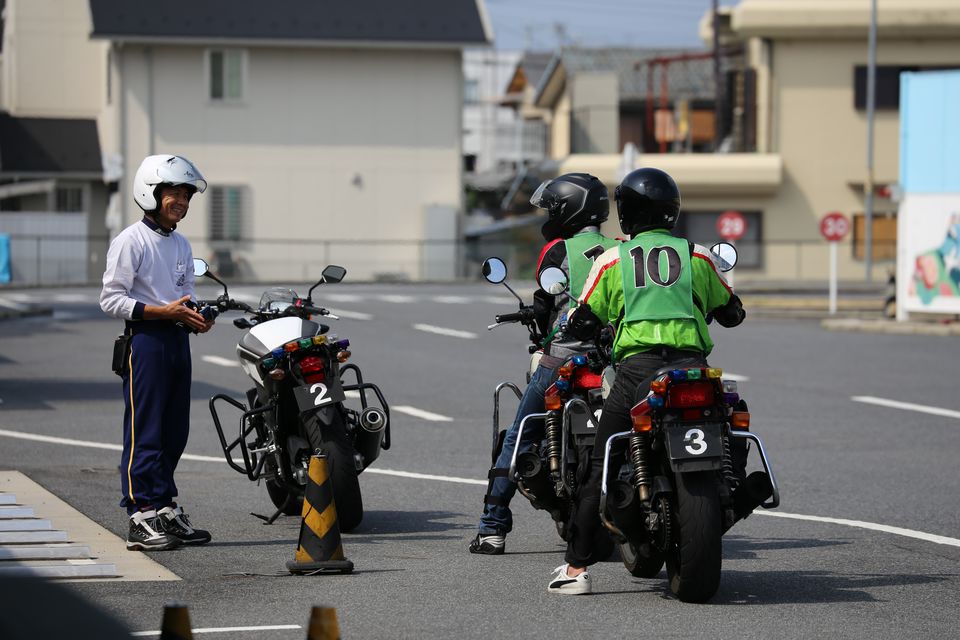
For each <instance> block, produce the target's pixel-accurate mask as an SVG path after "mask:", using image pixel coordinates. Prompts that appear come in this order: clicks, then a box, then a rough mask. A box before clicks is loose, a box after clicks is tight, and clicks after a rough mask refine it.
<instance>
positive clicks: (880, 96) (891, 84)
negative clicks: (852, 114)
mask: <svg viewBox="0 0 960 640" xmlns="http://www.w3.org/2000/svg"><path fill="white" fill-rule="evenodd" d="M956 68H957V67H956V66H952V67H951V66H944V65H940V66H923V67H918V66H904V65H877V84H876V91H875V95H874V107H875V108H876V109H878V110H881V111H883V110H887V111H897V110H898V109H900V74H901V73H903V72H904V71H942V70H944V69H956ZM853 107H854V109H856V110H858V111H865V110H866V108H867V66H866V65H862V64H860V65H857V66H855V67H854V68H853Z"/></svg>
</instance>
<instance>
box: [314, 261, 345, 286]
mask: <svg viewBox="0 0 960 640" xmlns="http://www.w3.org/2000/svg"><path fill="white" fill-rule="evenodd" d="M320 275H322V276H323V281H324V282H330V283H335V282H340V281H341V280H343V278H344V276H346V275H347V270H346V269H344V268H343V267H339V266H337V265H335V264H328V265H327V267H326V268H325V269H324V270H323V273H322V274H320Z"/></svg>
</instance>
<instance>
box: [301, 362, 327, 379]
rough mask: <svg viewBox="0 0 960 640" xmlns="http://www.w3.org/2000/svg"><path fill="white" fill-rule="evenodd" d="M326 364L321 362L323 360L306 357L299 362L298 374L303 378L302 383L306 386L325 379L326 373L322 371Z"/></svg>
mask: <svg viewBox="0 0 960 640" xmlns="http://www.w3.org/2000/svg"><path fill="white" fill-rule="evenodd" d="M325 365H326V363H325V362H324V361H323V358H319V357H317V356H307V357H306V358H304V359H303V360H301V361H300V374H301V375H302V376H303V381H304V382H306V383H308V384H313V383H314V382H323V381H324V380H326V379H327V372H326V370H325V369H324V367H325Z"/></svg>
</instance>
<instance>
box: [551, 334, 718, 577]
mask: <svg viewBox="0 0 960 640" xmlns="http://www.w3.org/2000/svg"><path fill="white" fill-rule="evenodd" d="M666 366H671V367H675V368H684V367H706V366H707V359H706V357H705V356H704V355H703V354H702V353H698V352H695V351H680V350H677V349H668V348H664V349H658V350H656V351H647V352H644V353H638V354H636V355H632V356H630V357H629V358H627V359H626V360H623V361H622V362H621V363H620V365H619V366H618V367H617V379H616V381H615V382H614V384H613V389H611V390H610V396H609V397H608V398H607V400H606V402H604V403H603V414H602V415H601V416H600V424H599V425H597V435H596V439H595V440H594V446H593V456H592V457H591V459H590V469H589V470H588V472H587V475H586V479H585V480H583V481H581V483H580V489H579V492H578V494H577V501H576V505H575V507H574V513H573V516H572V519H571V525H570V526H571V529H570V537H569V538H568V540H567V553H566V557H565V560H566V562H568V563H569V564H571V565H573V566H574V567H585V566H587V565H591V564H594V563H596V562H600V561H601V560H604V559H606V557H607V556H609V555H610V552H611V551H612V548H611V544H612V543H611V539H610V537H609V536H608V535H607V531H606V529H605V528H604V527H603V524H602V523H601V522H600V480H601V476H602V474H603V454H604V449H605V447H606V444H607V439H608V438H609V437H610V436H612V435H613V434H615V433H620V432H622V431H629V430H630V429H632V428H633V423H632V422H631V420H630V409H631V408H633V405H635V404H636V403H637V402H639V401H640V400H641V399H642V398H643V397H644V396H646V395H647V392H648V391H649V389H650V377H651V376H652V375H653V374H654V373H656V371H658V370H659V369H662V368H663V367H666Z"/></svg>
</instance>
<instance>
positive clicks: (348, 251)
mask: <svg viewBox="0 0 960 640" xmlns="http://www.w3.org/2000/svg"><path fill="white" fill-rule="evenodd" d="M84 242H85V247H86V248H87V254H86V255H85V256H78V255H77V254H76V245H77V243H78V239H77V238H76V237H75V236H50V235H43V236H40V235H23V234H21V235H17V234H11V236H10V258H11V265H10V266H11V276H12V280H11V282H10V284H9V285H7V286H63V285H81V284H97V283H99V282H100V280H101V277H102V275H103V269H104V263H105V255H106V248H107V245H108V239H107V238H105V237H94V236H88V237H86V238H85V239H84ZM191 243H192V245H193V250H194V255H195V256H196V257H199V258H204V259H206V260H207V262H209V263H210V267H211V269H212V270H213V271H214V272H215V273H217V274H218V275H220V276H221V277H222V278H224V279H227V280H228V282H231V283H238V284H239V283H260V282H307V281H313V280H316V279H317V278H318V277H319V275H320V272H321V271H322V270H323V268H324V267H325V266H326V265H328V264H339V265H341V266H343V267H345V268H346V269H347V278H346V281H347V282H445V281H459V280H473V279H477V278H479V277H480V264H481V263H482V262H483V260H484V258H486V257H489V256H498V257H501V258H503V260H504V261H506V263H507V266H508V268H509V269H510V276H509V277H510V279H511V280H513V281H518V280H520V279H531V278H533V276H534V270H535V269H536V263H537V258H538V255H539V251H540V246H539V245H535V246H534V245H526V244H523V243H517V242H510V241H504V240H502V239H498V240H487V239H483V238H478V239H471V240H469V241H440V240H431V241H424V240H356V239H346V240H344V239H326V240H304V239H298V238H290V239H278V240H248V241H243V242H241V243H237V244H233V245H223V244H219V243H216V242H212V243H211V242H208V241H207V240H206V239H204V238H201V239H191ZM737 247H738V249H739V250H740V253H741V262H740V265H739V266H738V267H737V277H738V281H739V282H742V281H744V280H771V281H773V280H781V281H794V280H795V281H808V282H809V281H825V280H826V279H827V278H828V277H829V273H830V271H829V270H830V253H829V245H828V244H827V243H826V242H824V241H822V240H777V241H761V242H741V243H738V244H737ZM861 253H862V248H861ZM892 255H895V244H894V243H875V246H874V256H875V263H876V277H880V276H882V275H884V274H885V273H886V271H887V270H888V269H891V268H893V266H894V261H893V260H892V259H887V260H883V259H882V256H892ZM839 256H840V260H839V264H840V273H839V276H840V278H841V279H846V280H862V279H863V277H864V271H863V269H864V266H863V262H862V260H861V259H858V258H857V257H855V256H854V244H853V243H851V242H842V243H840V244H839Z"/></svg>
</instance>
